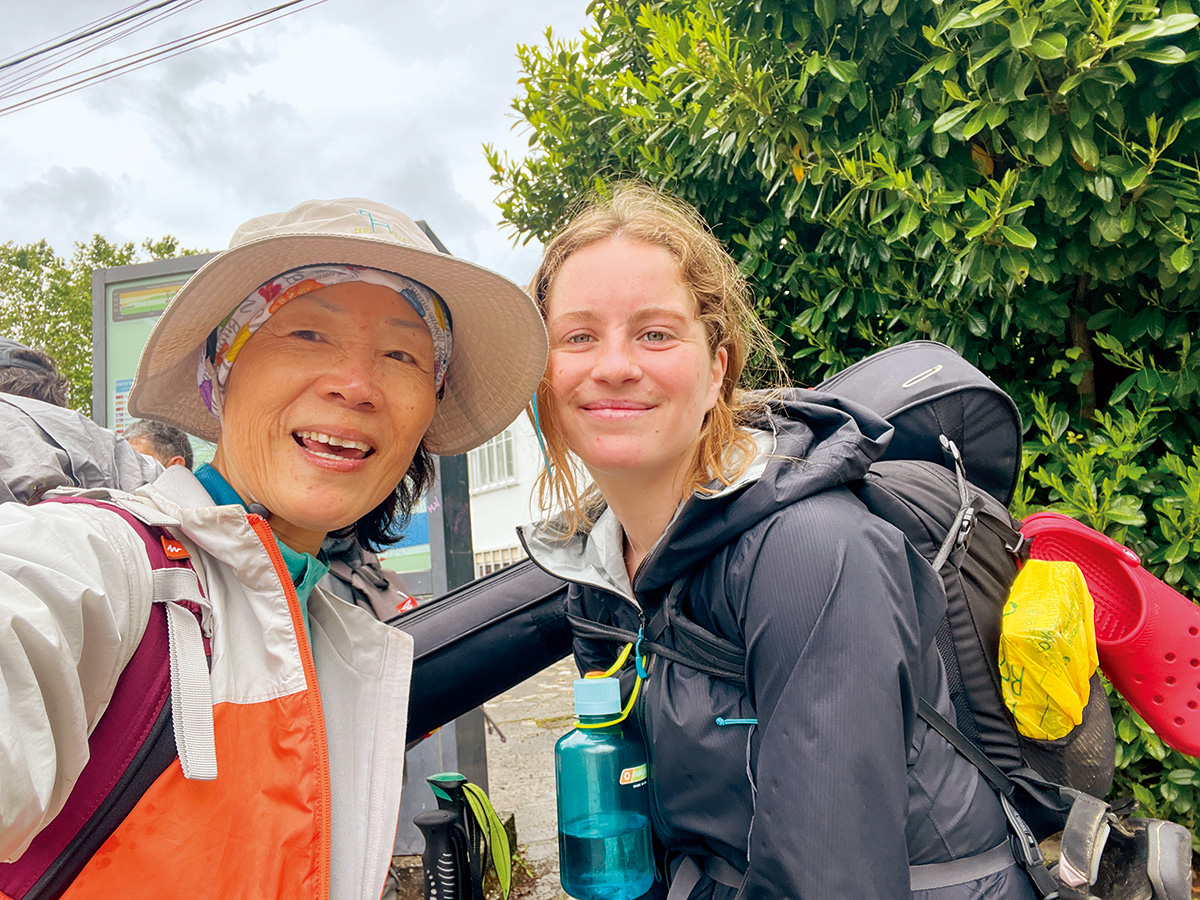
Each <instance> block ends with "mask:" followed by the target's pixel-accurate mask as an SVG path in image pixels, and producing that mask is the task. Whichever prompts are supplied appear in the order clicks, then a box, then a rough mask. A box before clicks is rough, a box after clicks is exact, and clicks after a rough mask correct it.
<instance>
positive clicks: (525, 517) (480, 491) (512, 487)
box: [468, 413, 544, 578]
mask: <svg viewBox="0 0 1200 900" xmlns="http://www.w3.org/2000/svg"><path fill="white" fill-rule="evenodd" d="M506 431H507V432H508V433H509V434H510V435H511V441H512V444H511V446H512V455H511V462H512V466H511V470H512V471H511V472H509V471H506V470H508V469H509V468H510V467H508V466H507V465H506V464H504V462H503V461H504V460H506V454H505V453H503V452H502V450H500V449H498V448H493V449H492V450H491V455H490V456H489V455H488V454H489V450H488V448H487V446H486V445H485V447H483V448H480V449H479V450H472V451H471V453H470V455H468V465H469V468H470V490H471V542H472V544H473V545H474V549H475V577H476V578H478V577H479V576H481V575H486V574H487V573H488V572H490V571H493V570H495V569H498V568H500V567H501V566H504V565H508V564H509V563H512V562H515V561H516V560H518V559H522V558H524V556H525V553H524V551H523V550H522V549H521V544H520V541H519V540H518V539H517V533H516V527H517V526H518V525H524V524H527V523H528V522H531V521H533V520H534V519H536V518H538V512H537V509H536V506H535V505H534V503H533V502H532V496H533V483H534V480H535V479H536V478H537V476H538V473H539V472H540V471H541V469H542V467H543V466H544V463H543V462H542V454H541V450H539V449H538V443H537V438H536V436H535V435H534V433H533V425H532V423H530V421H529V419H528V417H527V416H526V415H525V414H524V413H522V414H521V415H519V416H518V417H517V418H516V420H515V421H514V422H513V423H512V424H511V425H510V426H509V427H508V429H506ZM498 461H500V462H501V465H499V466H497V465H496V463H497V462H498ZM507 474H511V476H512V478H513V479H514V480H513V481H512V483H510V484H504V485H502V486H498V487H496V486H490V485H488V484H486V483H484V484H481V483H480V482H481V481H482V480H483V479H484V478H486V477H487V476H496V475H500V476H502V479H501V480H503V476H505V475H507ZM481 476H483V478H481Z"/></svg>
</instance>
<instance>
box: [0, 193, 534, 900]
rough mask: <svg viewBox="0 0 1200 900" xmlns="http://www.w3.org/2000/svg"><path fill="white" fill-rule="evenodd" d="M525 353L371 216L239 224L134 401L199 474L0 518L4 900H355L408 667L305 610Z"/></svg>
mask: <svg viewBox="0 0 1200 900" xmlns="http://www.w3.org/2000/svg"><path fill="white" fill-rule="evenodd" d="M545 352H546V349H545V333H544V330H543V328H542V324H541V320H540V317H539V316H538V314H537V311H536V309H535V308H534V307H533V305H532V303H531V302H530V301H529V298H528V297H527V296H526V295H525V294H524V293H523V292H522V291H521V290H520V289H519V288H518V287H517V286H515V285H513V284H511V283H510V282H508V281H507V280H506V279H504V278H502V277H500V276H498V275H495V274H493V273H491V272H488V271H486V270H484V269H481V268H479V267H477V266H474V265H472V264H470V263H467V262H464V261H461V260H457V259H454V258H451V257H448V256H446V255H443V254H441V253H438V252H437V251H436V250H435V249H434V247H433V245H432V244H431V243H430V241H429V240H428V239H427V238H426V237H425V236H424V234H422V232H421V231H420V230H419V229H418V228H417V227H416V226H415V224H414V223H413V222H412V221H411V220H410V219H409V218H407V217H406V216H404V215H402V214H401V213H398V212H396V211H395V210H392V209H389V208H387V207H385V206H381V205H379V204H376V203H371V202H369V201H365V200H357V199H352V200H335V201H310V202H308V203H304V204H301V205H300V206H298V207H296V208H295V209H292V210H290V211H288V212H285V213H281V214H278V215H271V216H264V217H261V218H257V219H253V220H251V221H249V222H247V223H246V224H244V225H243V226H242V227H241V228H240V229H239V230H238V231H237V232H236V233H235V234H234V237H233V240H232V242H231V244H230V248H229V249H228V250H227V251H225V252H224V253H222V254H220V255H219V256H217V257H216V258H214V259H213V260H212V261H210V262H209V263H208V264H207V265H205V266H204V267H203V268H202V269H201V270H200V271H199V272H197V273H196V275H195V276H193V277H192V278H191V279H190V280H189V281H188V283H187V284H186V285H185V286H184V288H183V289H182V290H181V291H180V293H179V295H178V296H177V297H176V298H175V300H174V301H173V302H172V304H171V305H170V307H169V308H168V309H167V311H166V313H165V314H164V315H163V317H162V319H161V320H160V321H159V322H158V324H157V326H156V327H155V329H154V332H153V334H152V335H151V337H150V340H149V342H148V343H147V345H146V347H145V350H144V352H143V354H142V359H141V362H140V365H139V368H138V373H137V377H136V380H135V384H134V388H133V393H132V395H131V398H130V409H131V411H132V412H133V413H134V414H135V415H138V416H144V417H153V418H157V419H161V420H163V421H167V422H170V423H171V424H174V425H176V426H178V427H181V428H183V429H184V430H186V431H188V432H189V433H191V434H196V435H200V436H202V437H205V438H208V439H210V440H214V441H215V442H216V445H217V446H216V454H215V456H214V458H213V462H212V464H211V465H210V466H203V467H201V468H200V469H199V470H198V471H197V472H196V473H195V475H194V476H193V475H192V473H190V472H188V471H186V470H185V469H184V468H182V467H172V468H170V469H168V470H167V471H166V472H165V473H164V474H163V475H162V476H161V477H160V478H159V479H158V480H157V481H155V482H154V483H153V484H150V485H147V486H145V487H144V488H141V489H139V491H138V492H137V494H136V495H129V494H121V493H118V492H112V493H109V494H104V495H97V494H96V493H95V492H92V493H90V494H89V495H88V497H87V498H80V497H75V498H66V499H67V500H71V501H73V502H45V503H42V504H39V505H37V506H34V507H20V506H18V505H17V504H6V505H5V506H4V507H3V508H2V509H0V858H3V859H7V860H11V861H14V862H12V863H11V864H9V865H0V892H2V893H3V894H5V895H8V896H12V897H16V898H19V897H22V896H25V894H26V893H29V894H30V896H45V895H47V893H46V892H60V891H65V892H66V894H65V895H66V896H70V897H93V896H95V897H100V896H105V897H112V896H122V897H141V896H146V897H151V896H153V897H161V896H194V897H218V896H220V897H247V898H249V897H255V898H260V897H287V898H301V897H312V898H330V897H333V898H343V897H347V898H348V897H362V898H372V900H373V898H376V897H378V896H379V893H380V890H381V888H382V885H383V880H384V876H385V873H386V869H387V863H388V861H389V858H390V854H391V846H392V840H393V837H394V833H395V826H396V817H397V811H398V808H399V800H400V785H401V765H402V754H403V750H404V742H405V716H406V712H407V707H408V679H409V673H410V669H411V663H412V646H411V640H410V639H409V638H407V636H406V635H404V634H402V633H401V632H399V631H397V630H395V629H392V628H388V627H386V626H383V625H381V624H380V623H378V622H376V621H375V620H374V619H373V618H372V617H371V616H370V615H369V614H368V613H366V612H365V611H363V610H361V609H358V608H356V607H353V606H351V605H349V604H347V603H344V602H342V601H340V600H337V599H335V598H333V597H331V596H330V595H328V594H326V593H325V592H324V591H323V590H322V589H320V588H315V587H314V585H315V584H316V582H317V581H318V580H319V579H320V578H321V577H322V575H323V574H324V573H325V571H326V568H327V566H326V563H325V561H324V558H323V556H322V555H321V553H320V547H321V543H322V540H323V539H324V538H325V537H326V535H329V534H338V533H343V534H350V533H353V534H354V535H355V536H357V537H358V538H359V540H360V541H362V542H363V543H365V544H367V545H369V546H378V545H380V544H382V543H386V542H387V541H389V540H390V539H391V538H392V536H393V528H394V527H395V524H394V523H396V522H397V520H403V518H404V517H405V516H407V515H408V513H409V512H410V510H411V506H412V503H413V502H414V500H415V499H416V498H417V497H418V495H419V494H420V492H421V490H422V488H423V487H424V486H425V484H426V481H427V479H428V477H429V474H430V458H429V454H430V453H441V454H456V453H462V452H464V451H466V450H468V449H470V448H471V447H474V446H476V445H478V444H480V443H482V442H483V441H485V440H486V439H487V438H489V437H491V436H492V435H493V434H495V433H496V432H498V431H499V430H500V429H501V428H503V427H504V426H505V425H506V424H507V423H508V422H509V421H511V419H512V418H513V416H514V415H516V413H517V412H518V411H519V410H520V409H521V408H522V407H523V406H524V405H525V403H526V402H527V401H528V399H529V397H530V395H531V394H532V391H533V388H534V386H535V385H536V383H537V381H538V379H539V377H540V375H541V371H542V368H543V366H544V362H545ZM80 501H84V502H80ZM156 642H157V643H156ZM156 648H157V649H156ZM155 653H158V654H159V657H161V658H162V659H163V660H165V661H166V662H165V664H164V665H157V667H156V657H155ZM168 670H169V673H168ZM163 673H167V674H163ZM168 675H169V677H168ZM168 693H169V702H167V701H166V699H165V698H166V696H167V694H168ZM156 701H157V703H158V704H159V706H160V707H161V708H162V712H161V714H156V715H157V717H156V716H155V715H151V716H150V717H148V718H147V716H146V715H145V709H144V707H145V706H146V705H147V704H149V705H150V706H153V704H154V703H155V702H156ZM155 709H157V707H155ZM106 710H107V711H108V712H107V713H106ZM131 711H132V712H131ZM58 895H59V894H58V893H54V896H58Z"/></svg>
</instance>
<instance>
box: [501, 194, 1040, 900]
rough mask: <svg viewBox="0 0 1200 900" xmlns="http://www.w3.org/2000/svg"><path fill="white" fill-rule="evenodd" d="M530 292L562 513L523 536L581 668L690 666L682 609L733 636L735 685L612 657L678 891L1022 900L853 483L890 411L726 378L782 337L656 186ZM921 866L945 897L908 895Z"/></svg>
mask: <svg viewBox="0 0 1200 900" xmlns="http://www.w3.org/2000/svg"><path fill="white" fill-rule="evenodd" d="M533 294H534V298H535V300H536V301H537V302H538V304H539V306H540V308H541V310H542V314H543V316H544V317H545V320H546V325H547V330H548V332H549V335H550V362H549V366H548V367H547V370H546V377H545V379H544V381H543V382H542V384H541V386H540V387H539V389H538V393H537V404H536V409H537V413H538V420H539V421H540V424H541V426H542V429H543V430H544V432H545V442H546V451H547V462H548V465H547V472H546V473H545V475H544V476H543V478H544V480H543V487H544V491H543V498H544V499H545V500H546V501H547V503H546V504H544V505H546V506H548V507H557V508H558V509H559V510H561V511H562V514H561V515H557V516H555V517H554V518H552V519H550V520H549V521H548V522H546V523H543V524H542V525H541V526H538V527H534V528H531V529H524V530H523V531H522V538H523V540H524V541H525V544H526V547H527V549H528V550H529V552H530V555H531V556H532V557H533V558H534V560H535V561H536V562H537V563H538V564H539V565H541V566H542V567H543V568H544V569H546V570H547V571H548V572H550V573H551V574H554V575H558V576H559V577H561V578H563V579H565V580H567V581H568V582H570V583H571V588H570V592H569V594H568V612H570V613H571V614H573V615H574V616H575V617H576V621H575V622H573V623H572V624H573V626H574V627H575V628H576V633H575V646H574V649H575V658H576V661H577V663H578V665H579V668H580V671H582V672H587V671H594V670H601V671H603V670H606V669H610V667H615V666H616V663H617V660H618V658H619V657H618V650H620V645H619V644H614V643H611V642H609V641H608V640H605V637H604V636H605V635H606V631H607V634H608V635H613V634H614V633H615V634H620V633H622V632H623V633H625V634H631V633H638V634H643V635H644V636H645V637H646V638H648V639H650V640H653V641H656V642H658V643H660V644H663V645H666V646H667V647H672V646H673V647H674V649H676V650H682V651H684V656H685V657H686V655H687V654H686V649H687V646H688V645H687V644H686V643H685V642H684V637H686V633H681V632H680V631H679V630H677V628H678V622H679V621H680V620H681V619H682V618H683V617H686V618H687V619H689V620H691V621H692V622H694V623H696V624H698V625H700V626H701V627H702V628H703V629H705V630H706V631H708V632H710V633H712V634H715V635H717V636H718V637H720V638H723V639H724V640H725V641H727V642H728V645H729V648H730V650H731V652H732V653H733V655H734V656H735V657H736V656H737V655H739V654H741V653H743V652H744V659H745V684H744V685H737V684H733V683H731V682H728V681H724V680H721V679H719V678H716V677H713V676H710V675H708V674H706V673H705V672H703V671H701V670H699V669H697V668H693V667H689V666H688V665H686V664H684V663H682V662H679V661H673V660H671V659H667V658H662V657H659V658H651V659H650V661H649V668H648V670H646V669H645V668H644V667H643V663H642V662H641V661H640V660H639V661H638V662H637V665H636V667H635V665H634V664H633V663H629V664H627V665H626V667H625V669H624V671H623V673H622V674H623V677H625V678H626V679H627V680H628V681H633V680H634V679H635V678H636V679H637V681H638V682H639V683H640V690H639V694H638V697H637V702H636V704H635V705H633V707H632V711H631V713H630V715H631V719H632V721H634V722H636V725H637V727H638V729H639V730H640V731H641V733H642V735H643V736H644V738H645V740H646V747H647V751H648V754H649V759H650V773H651V774H650V780H649V786H650V803H651V813H652V822H653V828H654V832H655V836H656V838H657V844H658V845H659V846H661V847H662V848H664V849H665V859H664V860H663V863H664V869H665V874H666V876H667V879H666V880H667V881H669V883H670V889H669V894H668V898H669V900H683V898H688V897H690V898H704V900H714V898H715V900H726V898H732V897H735V896H736V897H738V898H746V900H774V898H785V897H786V898H790V900H809V898H812V900H831V898H854V900H898V898H902V897H903V898H909V897H910V896H911V897H920V898H922V900H935V898H936V900H966V898H990V900H1000V898H1004V900H1018V898H1019V900H1029V898H1031V897H1032V890H1031V887H1030V884H1029V882H1028V880H1027V879H1026V877H1025V875H1024V873H1023V872H1021V871H1020V870H1019V869H1017V868H1016V864H1015V862H1014V861H1013V858H1012V855H1011V853H1009V852H1008V850H1007V844H1006V830H1005V819H1004V816H1003V814H1002V810H1001V807H1000V804H999V802H998V800H997V798H996V796H995V795H994V794H993V793H992V792H991V790H990V789H989V788H988V786H987V784H986V783H983V782H982V780H981V779H980V777H979V773H978V772H977V771H976V770H975V769H974V767H973V766H972V764H971V763H969V762H967V761H966V760H965V759H963V758H961V757H959V756H958V755H957V754H956V753H955V751H954V750H953V748H951V747H950V745H949V744H948V743H946V742H945V741H944V740H942V738H941V737H940V736H938V735H936V734H934V733H933V732H932V731H929V730H928V729H927V728H926V727H925V725H924V723H923V722H921V721H920V720H918V718H917V716H916V698H917V697H929V698H931V700H936V702H937V704H938V705H939V706H940V707H941V708H942V709H943V711H944V712H946V714H951V713H949V700H948V696H947V694H946V689H945V676H944V673H943V671H942V667H941V663H940V661H939V658H938V656H937V653H936V650H935V649H934V648H933V647H932V646H931V645H930V644H929V643H927V642H924V640H923V638H922V628H921V625H922V623H921V622H920V621H919V617H918V614H917V608H918V606H917V600H916V598H917V597H918V596H921V595H922V593H923V592H933V593H934V594H940V592H941V585H940V582H939V581H938V580H937V576H936V575H935V574H934V572H933V570H932V568H931V567H930V566H928V565H927V564H926V563H925V561H924V560H923V559H921V558H920V557H919V556H918V555H917V554H916V551H914V550H912V549H911V548H910V547H908V546H907V545H906V543H905V540H904V537H903V535H902V534H901V533H900V532H899V531H898V530H896V529H895V528H893V527H891V526H890V525H888V524H887V523H885V522H883V521H882V520H881V519H878V518H876V517H874V516H871V515H869V514H867V513H866V511H865V510H864V509H863V507H862V506H861V505H860V504H859V502H858V501H857V500H856V499H855V498H854V496H853V495H852V494H851V493H850V492H849V491H848V490H846V488H845V487H844V485H845V483H846V482H848V481H851V480H853V479H856V478H861V477H862V476H863V475H864V474H865V472H866V469H867V467H868V466H869V465H870V463H871V461H872V460H874V459H875V458H877V457H878V456H879V455H880V453H882V451H883V447H884V442H885V441H886V440H887V437H888V434H889V431H890V427H889V426H888V424H887V423H886V422H884V421H883V420H882V419H879V418H878V417H876V416H874V415H873V414H870V413H868V412H866V411H861V410H858V409H852V408H851V407H850V405H849V404H841V403H838V402H837V401H836V400H834V399H833V398H830V397H827V396H824V395H819V394H810V393H807V392H799V391H780V392H778V393H777V394H775V395H774V396H772V397H770V398H764V397H763V396H762V395H753V394H748V393H745V392H743V391H740V390H739V388H738V382H739V379H740V377H741V375H742V370H743V367H744V366H745V364H746V361H747V358H748V354H749V352H750V349H751V348H755V349H756V350H757V352H759V353H761V354H766V355H768V356H769V354H770V347H769V343H768V340H769V339H767V338H765V336H763V332H762V326H761V325H760V324H758V323H757V322H756V320H755V318H754V314H753V307H752V306H751V305H750V302H749V291H748V289H747V287H746V284H745V281H744V279H743V278H742V276H741V275H740V273H739V272H738V270H737V267H736V265H734V263H733V260H732V259H730V257H729V255H728V254H727V253H726V252H725V251H724V250H723V249H722V248H721V246H720V244H719V243H718V242H717V241H716V240H715V239H714V238H713V236H712V235H711V233H709V231H708V230H707V227H706V226H705V224H704V222H703V221H702V220H700V218H699V217H698V216H697V215H696V213H695V211H694V210H692V209H690V208H689V207H687V206H685V205H684V204H681V203H678V202H675V201H673V200H671V199H670V198H668V197H665V196H663V195H661V194H658V193H656V192H654V191H651V190H649V189H646V188H642V187H638V186H625V187H622V188H620V189H618V190H616V191H615V193H614V194H613V196H612V197H611V200H609V201H605V202H600V203H598V204H596V205H593V206H591V207H589V208H587V209H586V210H584V211H583V212H582V213H580V215H579V216H577V217H576V218H575V219H574V220H572V221H571V222H570V223H569V224H568V225H567V226H566V227H565V228H564V229H563V230H562V231H561V232H560V233H559V234H558V235H557V236H556V237H555V238H554V239H553V240H551V241H550V243H549V244H547V246H546V251H545V256H544V258H543V262H542V265H541V267H540V268H539V270H538V272H537V273H536V275H535V277H534V282H533ZM588 479H590V480H591V482H592V483H593V486H594V487H593V488H590V489H588V490H585V489H584V484H585V482H586V481H587V480H588ZM926 637H927V638H929V639H930V640H931V638H932V635H931V634H930V635H926ZM742 648H744V650H743V649H742ZM620 658H624V657H620ZM635 668H636V672H635V671H634V670H635ZM951 861H962V862H961V863H957V862H956V863H952V864H950V865H943V864H946V863H950V862H951ZM910 865H920V866H921V867H922V869H921V870H920V872H921V881H922V882H923V883H924V884H926V885H928V884H930V883H931V882H937V883H938V885H939V886H938V887H936V888H933V889H929V890H916V891H913V890H911V888H912V886H913V884H914V883H916V882H915V880H914V881H912V882H910Z"/></svg>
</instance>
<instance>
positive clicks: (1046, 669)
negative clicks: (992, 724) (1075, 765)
mask: <svg viewBox="0 0 1200 900" xmlns="http://www.w3.org/2000/svg"><path fill="white" fill-rule="evenodd" d="M1092 617H1093V612H1092V595H1091V594H1089V593H1088V589H1087V584H1086V583H1085V582H1084V580H1083V573H1082V572H1080V571H1079V567H1078V566H1077V565H1075V563H1072V562H1052V561H1050V560H1042V559H1031V560H1029V561H1028V562H1027V563H1025V565H1024V567H1023V568H1022V569H1021V571H1020V573H1018V575H1017V578H1016V581H1014V582H1013V586H1012V591H1011V592H1010V593H1009V595H1008V602H1007V603H1006V604H1005V606H1004V618H1003V620H1002V622H1001V625H1000V683H1001V689H1002V691H1003V693H1004V702H1005V703H1006V704H1007V705H1008V708H1009V710H1010V711H1011V712H1012V714H1013V716H1014V717H1015V718H1016V720H1017V730H1018V731H1020V732H1021V734H1023V735H1025V736H1026V737H1030V738H1037V739H1039V740H1055V739H1057V738H1060V737H1063V736H1065V735H1066V734H1068V733H1069V732H1070V731H1071V729H1073V728H1074V727H1075V726H1076V725H1078V724H1079V723H1080V722H1082V721H1083V708H1084V707H1085V706H1087V702H1088V694H1089V688H1088V681H1089V680H1090V679H1091V677H1092V675H1093V674H1094V673H1095V671H1096V667H1097V666H1098V665H1099V658H1098V657H1097V655H1096V625H1095V622H1094V620H1093V618H1092Z"/></svg>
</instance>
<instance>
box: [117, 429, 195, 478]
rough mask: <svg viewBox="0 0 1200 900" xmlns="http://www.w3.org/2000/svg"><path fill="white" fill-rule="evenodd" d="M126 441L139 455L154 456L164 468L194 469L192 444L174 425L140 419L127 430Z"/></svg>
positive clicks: (125, 433)
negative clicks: (180, 467)
mask: <svg viewBox="0 0 1200 900" xmlns="http://www.w3.org/2000/svg"><path fill="white" fill-rule="evenodd" d="M124 436H125V440H127V441H129V445H130V446H131V447H133V449H134V450H136V451H137V452H138V453H144V454H146V455H147V456H153V457H154V458H155V459H157V460H158V461H159V462H160V463H162V464H163V467H164V468H165V467H167V466H183V467H184V468H187V469H190V468H191V467H192V459H193V456H192V442H191V441H190V440H189V439H188V436H187V434H186V433H185V432H184V431H183V430H182V429H180V428H176V427H175V426H174V425H168V424H167V423H166V422H156V421H155V420H153V419H138V420H137V421H136V422H134V423H133V424H132V425H130V426H129V427H128V428H126V429H125V432H124Z"/></svg>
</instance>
